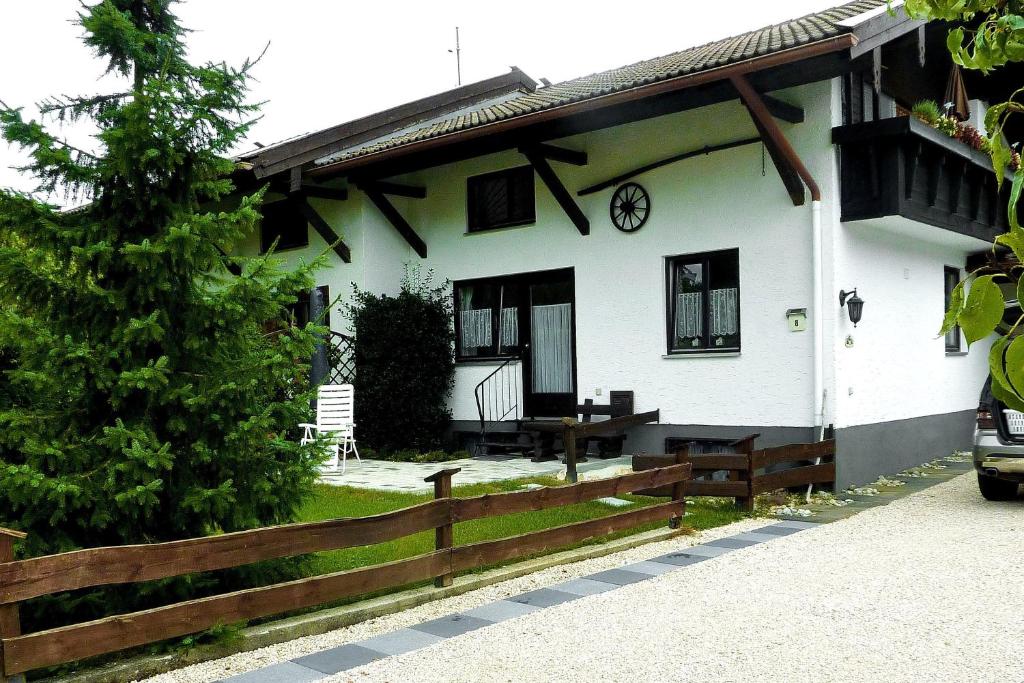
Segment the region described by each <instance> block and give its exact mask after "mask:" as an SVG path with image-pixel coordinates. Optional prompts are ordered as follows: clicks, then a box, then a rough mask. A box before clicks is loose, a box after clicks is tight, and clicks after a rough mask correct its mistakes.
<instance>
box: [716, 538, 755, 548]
mask: <svg viewBox="0 0 1024 683" xmlns="http://www.w3.org/2000/svg"><path fill="white" fill-rule="evenodd" d="M704 545H706V546H712V547H714V548H732V549H733V550H738V549H739V548H749V547H750V546H752V545H757V541H744V540H743V539H740V538H736V537H735V536H728V537H726V538H720V539H718V540H717V541H708V542H707V543H705V544H704Z"/></svg>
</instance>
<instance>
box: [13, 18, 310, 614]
mask: <svg viewBox="0 0 1024 683" xmlns="http://www.w3.org/2000/svg"><path fill="white" fill-rule="evenodd" d="M174 4H175V0H104V1H103V2H99V3H95V4H89V5H85V6H83V10H82V11H81V13H80V14H79V16H78V22H79V23H80V25H81V27H82V28H83V30H84V40H85V42H86V43H87V44H88V45H89V46H90V47H91V48H92V49H93V50H94V52H95V54H96V55H97V56H98V57H99V58H101V59H103V60H105V62H106V64H107V68H108V71H109V72H112V73H113V74H115V75H116V76H117V77H118V79H119V81H121V82H123V84H124V88H123V89H122V91H120V92H115V93H111V94H105V95H99V96H90V97H66V96H62V97H59V98H54V99H51V100H48V101H46V102H44V103H42V104H41V105H40V109H41V111H42V112H43V117H42V122H39V121H29V120H26V117H24V116H23V114H22V112H21V110H19V109H12V108H8V107H7V106H6V105H3V106H0V131H2V134H3V137H4V138H5V139H6V140H7V141H8V142H10V143H13V144H15V145H17V146H20V147H21V148H23V149H25V150H26V151H27V152H28V155H29V162H28V165H27V166H26V167H25V168H23V169H22V170H23V172H25V173H28V174H31V175H33V176H34V177H35V178H37V179H38V181H39V184H40V186H39V192H38V193H36V194H35V195H32V196H30V195H27V194H23V193H18V192H14V191H10V190H8V191H2V190H0V304H2V307H0V373H2V375H0V524H3V525H6V526H11V527H15V528H18V529H22V530H25V531H27V532H28V534H29V535H28V539H27V540H26V542H25V544H24V547H23V548H22V549H21V552H22V554H24V555H36V554H41V553H50V552H58V551H65V550H70V549H73V548H82V547H95V546H102V545H114V544H125V543H144V542H154V541H163V540H169V539H177V538H185V537H192V536H200V535H205V534H211V533H217V532H220V531H234V530H239V529H245V528H251V527H256V526H262V525H267V524H273V523H279V522H285V521H288V520H290V519H292V517H293V513H294V511H295V509H296V506H297V505H298V504H299V503H300V502H301V500H302V498H303V496H304V495H305V494H306V493H307V492H308V491H309V490H310V487H311V482H312V480H313V478H314V475H315V472H316V466H317V462H318V461H319V459H320V457H321V456H320V454H318V453H316V452H314V451H312V450H311V449H310V448H305V447H303V448H300V447H299V446H298V445H297V443H295V441H294V439H293V438H291V436H293V435H289V433H288V430H289V429H293V428H294V426H295V425H296V424H297V423H298V422H301V421H304V420H307V419H308V418H309V398H310V396H309V387H308V379H307V378H308V359H309V357H310V355H311V352H312V349H313V346H314V344H315V339H316V337H315V335H314V332H316V331H317V330H316V328H313V327H309V328H306V329H297V328H294V327H289V326H288V325H287V322H286V320H287V316H288V312H287V307H288V306H289V305H291V304H294V303H295V302H296V300H297V298H298V295H299V293H300V292H302V291H303V290H308V289H309V288H310V287H311V286H312V284H313V282H312V278H311V272H312V269H313V268H314V267H317V266H318V264H317V263H314V264H310V266H309V267H304V268H300V269H298V270H295V271H290V272H286V271H284V270H283V269H281V268H280V267H279V266H278V264H277V263H276V261H275V259H274V258H272V257H270V256H262V257H253V258H242V257H228V256H226V255H225V254H230V253H231V252H232V250H233V248H234V246H235V245H236V244H238V243H239V241H240V240H241V239H242V238H243V237H245V236H246V235H247V234H249V233H250V232H251V231H252V230H254V229H256V228H257V227H258V222H259V220H260V212H259V206H260V202H261V192H256V193H254V194H251V195H248V196H239V192H237V191H236V189H235V187H234V186H233V183H232V181H231V178H232V174H233V173H235V172H236V171H237V169H236V168H235V164H234V163H233V162H232V161H231V159H230V157H229V153H230V150H231V149H232V148H233V147H235V146H236V145H237V144H238V143H239V142H240V141H241V140H242V139H243V138H244V136H245V134H246V132H247V131H248V130H249V128H250V126H251V124H252V121H253V119H254V117H255V115H256V112H257V108H256V107H255V106H253V105H251V104H249V103H248V102H247V99H246V98H247V83H248V81H249V79H250V77H251V76H250V71H251V68H252V66H253V63H252V62H248V61H247V62H246V63H244V64H243V65H241V66H239V67H230V66H228V65H226V64H216V63H214V64H204V65H198V66H197V65H194V64H191V63H190V62H189V61H188V59H187V58H186V48H185V43H184V39H185V38H186V36H187V30H186V29H184V28H183V27H182V26H181V25H180V24H179V22H178V19H177V18H176V17H175V15H174V13H173V12H172V10H173V5H174ZM0 104H2V102H0ZM83 119H84V120H85V121H91V122H92V123H93V124H94V125H95V128H96V131H97V134H96V145H95V147H96V151H92V150H84V149H76V148H74V147H72V146H70V145H68V144H67V143H65V142H63V141H62V140H61V139H60V138H59V137H58V135H57V134H56V133H54V132H51V130H50V128H56V127H59V126H60V124H61V123H62V122H68V121H79V120H83ZM54 191H57V192H71V193H77V194H78V195H79V196H81V197H83V198H84V200H85V201H84V202H83V203H82V206H81V207H80V208H79V209H77V210H73V211H61V210H58V209H57V208H56V207H55V206H53V205H50V204H47V203H44V202H42V201H39V200H37V199H36V198H35V196H45V195H46V193H50V192H54ZM41 193H42V194H41ZM229 266H230V267H231V268H234V269H235V271H236V272H237V271H238V270H239V269H240V271H241V274H240V275H236V274H233V273H232V272H230V271H229ZM109 607H110V606H109V605H107V606H106V608H109Z"/></svg>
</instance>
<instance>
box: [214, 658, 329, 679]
mask: <svg viewBox="0 0 1024 683" xmlns="http://www.w3.org/2000/svg"><path fill="white" fill-rule="evenodd" d="M323 677H324V674H323V672H322V671H314V670H313V669H310V668H307V667H305V666H302V665H301V664H296V663H295V662H281V663H280V664H274V665H273V666H268V667H264V668H262V669H256V670H255V671H249V672H247V673H244V674H239V675H237V676H231V677H230V678H225V679H224V682H225V683H227V681H231V683H312V682H313V681H319V680H320V679H322V678H323Z"/></svg>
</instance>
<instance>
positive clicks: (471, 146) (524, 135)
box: [304, 33, 859, 179]
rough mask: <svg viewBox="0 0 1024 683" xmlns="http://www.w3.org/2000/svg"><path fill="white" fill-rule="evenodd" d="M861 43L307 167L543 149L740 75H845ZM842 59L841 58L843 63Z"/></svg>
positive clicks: (721, 86) (715, 95) (401, 165)
mask: <svg viewBox="0 0 1024 683" xmlns="http://www.w3.org/2000/svg"><path fill="white" fill-rule="evenodd" d="M858 40H859V39H858V37H857V35H856V34H855V33H844V34H841V35H838V36H834V37H831V38H827V39H825V40H820V41H817V42H813V43H808V44H806V45H801V46H798V47H793V48H788V49H785V50H780V51H778V52H773V53H771V54H767V55H763V56H760V57H755V58H751V59H747V60H743V61H740V62H736V63H733V64H729V65H726V66H722V67H716V68H712V69H706V70H704V71H699V72H696V73H691V74H687V75H685V76H679V77H676V78H671V79H668V80H664V81H658V82H655V83H650V84H648V85H643V86H639V87H635V88H631V89H628V90H623V91H620V92H615V93H610V94H607V95H602V96H599V97H593V98H588V99H585V100H581V101H578V102H573V103H571V104H566V105H562V106H557V107H552V108H550V109H544V110H540V111H537V112H533V113H529V114H524V115H521V116H516V117H513V118H509V119H504V120H501V121H495V122H492V123H487V124H483V125H479V126H475V127H473V128H468V129H465V130H460V131H456V132H452V133H447V134H443V135H439V136H437V137H433V138H428V139H424V140H419V141H416V142H411V143H408V144H404V145H401V146H398V147H393V148H390V149H385V150H381V151H378V152H373V153H370V154H366V155H364V156H357V157H353V158H350V159H344V160H341V161H338V162H334V163H331V164H327V165H323V166H319V167H316V166H307V167H306V169H305V171H304V173H305V175H307V176H309V177H313V178H318V179H326V178H332V177H338V176H345V175H348V174H350V173H351V172H353V171H357V170H358V171H359V172H360V174H364V173H370V174H372V175H375V176H377V177H389V176H391V175H397V174H399V173H406V172H411V171H413V170H419V169H423V168H429V167H431V166H437V165H441V164H445V163H450V162H452V161H458V160H462V159H466V158H471V157H474V156H481V155H483V154H490V153H493V152H496V151H501V150H504V149H512V148H515V147H517V146H520V145H522V144H526V143H530V142H533V143H536V142H540V141H543V140H548V139H553V138H555V137H563V136H566V135H572V134H577V133H582V132H587V131H590V130H597V129H600V128H607V127H611V126H615V125H621V124H623V123H626V122H628V121H630V120H640V119H643V118H650V117H652V116H659V115H662V114H666V113H670V112H672V111H680V110H682V109H686V108H692V107H695V106H706V105H708V104H714V103H716V102H722V101H728V100H734V99H736V98H737V92H736V90H735V89H734V88H733V87H732V85H731V83H730V79H731V78H734V77H736V76H748V77H749V78H750V80H751V82H752V83H753V85H754V86H755V87H756V88H758V90H759V91H761V92H764V91H767V90H774V89H779V88H783V87H792V86H794V85H799V84H801V83H807V82H812V81H816V80H822V79H824V78H829V77H832V76H835V75H838V74H839V73H842V72H843V70H844V69H845V68H846V64H847V62H848V52H849V50H850V49H851V48H853V47H854V46H856V45H857V43H858ZM837 57H841V58H840V59H836V58H837ZM805 60H817V61H816V63H815V64H814V65H813V68H808V69H800V70H799V73H798V72H797V70H793V69H790V70H788V73H785V74H779V73H775V74H770V75H771V76H772V78H768V77H767V76H768V75H769V72H770V71H771V70H777V68H778V67H786V66H789V65H792V64H793V63H795V62H803V61H805ZM822 60H824V61H822ZM762 76H764V77H762ZM699 87H703V88H704V90H703V92H701V93H700V94H699V95H697V96H696V97H694V98H692V101H691V102H689V103H688V106H685V105H684V106H680V102H679V100H678V99H673V98H675V97H677V96H678V95H680V94H682V93H684V91H689V90H693V89H696V88H699ZM657 100H660V102H661V103H662V105H663V106H661V107H659V106H653V107H649V108H648V107H645V108H644V109H645V111H643V112H638V111H635V110H633V111H630V110H628V109H627V110H623V109H622V108H623V107H629V106H630V105H635V104H636V103H638V102H641V101H646V102H652V103H653V102H654V101H657ZM581 114H588V115H590V116H589V117H588V119H589V120H588V121H587V122H581V121H580V120H579V119H580V115H581ZM443 150H450V153H442V151H443Z"/></svg>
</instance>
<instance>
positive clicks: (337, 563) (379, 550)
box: [298, 477, 744, 574]
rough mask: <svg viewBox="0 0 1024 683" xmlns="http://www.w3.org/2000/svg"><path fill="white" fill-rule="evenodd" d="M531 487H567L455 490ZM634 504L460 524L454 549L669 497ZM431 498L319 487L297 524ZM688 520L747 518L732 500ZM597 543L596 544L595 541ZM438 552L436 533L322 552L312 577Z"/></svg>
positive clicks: (694, 509)
mask: <svg viewBox="0 0 1024 683" xmlns="http://www.w3.org/2000/svg"><path fill="white" fill-rule="evenodd" d="M527 483H536V484H541V485H544V486H559V485H562V482H560V481H559V480H557V479H553V478H548V477H534V478H529V479H516V480H508V481H501V482H493V483H489V484H474V485H470V486H457V487H455V491H454V495H455V496H459V497H469V496H477V495H481V494H484V493H499V492H502V491H516V490H520V489H522V486H523V485H524V484H527ZM622 497H623V498H624V499H626V500H629V501H631V502H632V503H633V504H632V505H631V506H629V507H625V506H623V507H618V508H617V507H612V506H610V505H605V504H604V503H598V502H589V503H581V504H578V505H571V506H567V507H561V508H555V509H551V510H540V511H536V512H523V513H518V514H514V515H504V516H501V517H492V518H489V519H478V520H473V521H471V522H462V523H459V524H456V525H455V544H456V545H461V544H465V543H473V542H477V541H486V540H491V539H497V538H504V537H506V536H515V535H517V534H523V533H527V532H530V531H537V530H540V529H547V528H549V527H553V526H559V525H561V524H570V523H572V522H580V521H583V520H587V519H593V518H595V517H603V516H606V515H611V514H615V513H617V512H624V511H627V510H632V509H635V508H638V507H642V506H645V505H652V504H655V503H658V502H662V501H664V500H665V499H664V498H650V497H646V496H622ZM432 498H433V494H432V493H423V494H416V493H398V492H386V491H370V490H366V489H356V488H350V487H345V486H342V487H338V486H327V485H322V484H320V485H317V486H316V488H315V491H314V494H313V496H312V497H311V498H310V499H309V500H308V501H307V502H306V504H305V505H303V506H302V508H301V509H300V510H299V516H298V517H299V518H298V521H303V522H312V521H318V520H324V519H333V518H337V517H365V516H367V515H374V514H378V513H381V512H388V511H390V510H397V509H399V508H403V507H408V506H410V505H415V504H416V503H422V502H424V501H428V500H431V499H432ZM686 511H687V513H688V514H687V516H686V519H685V520H684V525H685V526H687V527H690V528H692V529H698V530H699V529H707V528H710V527H715V526H721V525H723V524H728V523H730V522H734V521H736V520H738V519H742V518H743V516H744V515H743V513H742V512H740V511H738V510H737V509H736V508H735V507H734V506H733V504H732V500H731V499H717V498H698V499H694V500H692V501H691V502H689V503H688V504H687V506H686ZM664 525H665V523H664V522H661V523H653V524H648V525H646V526H643V527H639V528H637V529H635V530H633V531H627V532H621V533H617V534H613V535H612V536H608V537H605V538H604V539H597V540H598V541H599V540H607V539H609V538H617V537H620V536H625V535H627V534H629V533H636V532H637V531H645V530H647V529H654V528H658V527H660V526H664ZM591 542H596V541H591ZM578 545H583V544H578ZM433 549H434V533H433V532H432V531H428V532H423V533H419V534H415V535H413V536H407V537H405V538H401V539H398V540H395V541H390V542H388V543H380V544H377V545H372V546H362V547H357V548H346V549H344V550H336V551H331V552H324V553H318V554H316V555H315V556H314V557H313V560H312V562H313V566H312V567H311V568H310V573H313V574H326V573H329V572H337V571H342V570H346V569H353V568H355V567H363V566H367V565H372V564H378V563H381V562H390V561H393V560H399V559H403V558H406V557H412V556H414V555H419V554H422V553H427V552H430V551H431V550H433Z"/></svg>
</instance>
